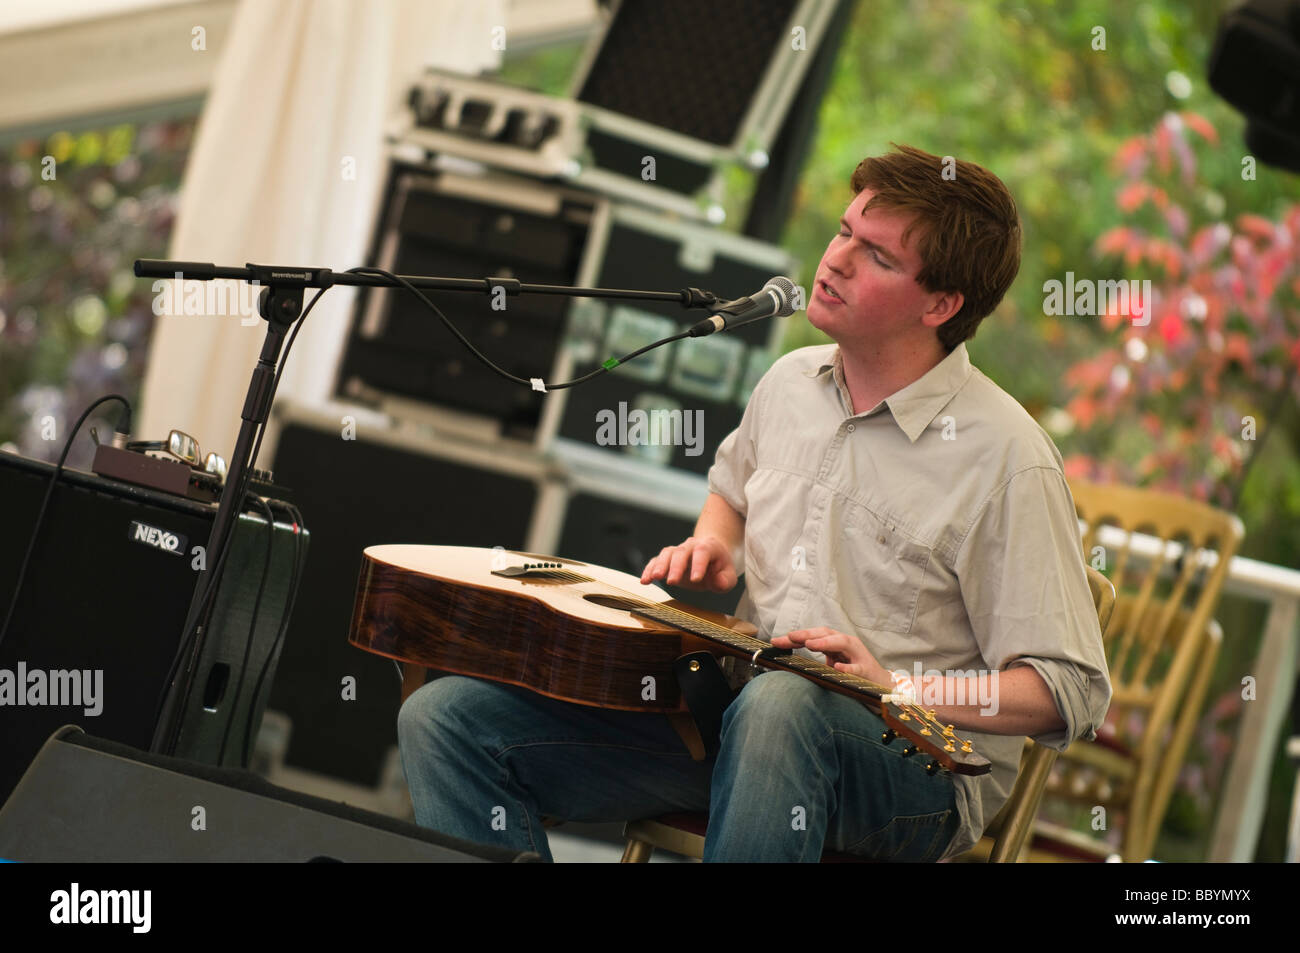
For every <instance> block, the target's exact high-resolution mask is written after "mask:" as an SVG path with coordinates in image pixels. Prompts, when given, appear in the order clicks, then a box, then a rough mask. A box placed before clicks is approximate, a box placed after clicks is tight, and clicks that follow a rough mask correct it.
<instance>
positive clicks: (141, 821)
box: [0, 726, 540, 863]
mask: <svg viewBox="0 0 1300 953" xmlns="http://www.w3.org/2000/svg"><path fill="white" fill-rule="evenodd" d="M0 858H3V859H4V860H9V861H39V862H51V861H56V862H87V861H89V862H119V863H120V862H133V861H152V862H174V861H244V862H247V861H260V862H292V861H370V862H374V861H412V862H426V863H429V862H443V863H448V862H450V863H464V862H484V861H499V862H500V861H505V862H511V861H515V862H517V861H528V860H539V859H540V858H539V857H538V856H537V854H535V853H519V852H516V851H512V850H505V849H503V848H500V847H493V846H489V845H482V844H472V843H470V842H468V841H462V840H458V839H456V838H452V837H447V836H445V835H442V834H437V833H435V832H433V831H429V830H425V829H423V828H420V827H416V826H415V825H413V824H407V823H404V822H402V821H398V820H395V819H393V818H391V817H386V816H385V815H382V814H373V813H371V812H369V811H362V810H358V809H357V808H354V807H351V806H349V805H347V804H340V803H338V802H335V801H327V800H324V799H322V798H317V797H310V796H308V795H304V794H299V793H298V792H295V791H289V790H286V789H284V788H279V787H276V786H274V785H272V784H270V783H268V782H267V781H266V780H265V779H263V778H261V777H259V776H258V775H256V774H252V773H251V772H247V771H237V770H232V769H229V768H214V767H210V766H208V765H202V764H198V763H196V762H190V761H184V760H181V759H179V758H166V757H161V756H158V755H151V754H148V753H146V752H143V751H138V750H136V749H134V748H130V747H128V746H126V745H121V744H117V743H116V742H112V741H105V740H103V739H100V738H95V737H92V736H90V735H87V734H85V733H84V732H82V731H81V730H80V729H78V728H76V727H72V726H69V727H65V728H62V729H60V730H59V731H57V732H55V733H54V734H53V735H52V736H51V737H50V738H49V740H48V741H47V742H46V743H45V744H44V745H43V746H42V747H41V749H40V751H39V753H38V754H37V756H36V758H35V760H34V761H33V762H32V764H31V767H30V768H28V770H27V772H26V774H24V775H23V778H22V780H21V781H20V782H19V784H18V787H17V788H16V789H15V790H14V792H13V795H12V796H11V797H10V798H9V800H8V801H7V802H6V803H5V805H4V807H3V808H0Z"/></svg>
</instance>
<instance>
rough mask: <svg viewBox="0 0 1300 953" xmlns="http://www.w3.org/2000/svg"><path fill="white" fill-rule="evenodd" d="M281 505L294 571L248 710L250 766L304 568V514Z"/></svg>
mask: <svg viewBox="0 0 1300 953" xmlns="http://www.w3.org/2000/svg"><path fill="white" fill-rule="evenodd" d="M280 503H281V505H283V506H284V508H285V509H287V510H288V511H289V513H290V514H291V518H292V519H293V522H294V531H293V569H292V570H291V571H290V573H289V597H288V598H287V599H286V600H285V603H284V611H283V612H281V613H280V628H279V631H277V632H276V634H275V641H274V642H272V643H271V648H270V650H269V651H268V652H267V653H266V658H265V659H263V660H262V668H261V671H259V672H258V674H257V683H256V684H255V685H254V686H253V700H252V707H250V708H249V710H248V721H247V722H245V724H244V760H243V763H244V764H245V765H247V764H248V759H249V755H250V753H251V751H250V749H251V748H252V744H253V722H254V720H255V719H256V717H257V701H258V699H259V698H261V697H262V685H263V684H264V683H265V682H266V676H267V674H268V673H269V672H270V671H271V662H272V660H273V659H274V658H275V656H276V653H277V652H278V651H279V650H280V643H281V642H282V641H283V640H284V633H285V632H286V631H287V630H288V628H289V619H290V618H292V616H293V607H294V604H295V603H296V602H297V601H298V583H299V581H300V577H301V573H302V566H303V559H304V556H303V546H302V538H303V533H305V532H306V530H307V527H306V526H305V525H304V524H303V521H302V512H301V511H300V510H299V509H298V507H296V506H294V505H293V504H292V503H288V502H285V501H283V500H281V501H280Z"/></svg>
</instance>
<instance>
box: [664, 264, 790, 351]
mask: <svg viewBox="0 0 1300 953" xmlns="http://www.w3.org/2000/svg"><path fill="white" fill-rule="evenodd" d="M798 292H799V289H798V288H797V287H796V286H795V283H794V282H793V281H791V280H790V279H789V278H786V277H783V276H781V275H777V276H776V277H775V278H772V279H770V280H769V281H768V283H767V284H765V285H763V290H762V291H760V292H759V293H758V294H756V295H753V296H751V297H748V298H737V299H736V300H735V301H727V302H724V303H723V304H720V305H717V306H716V307H715V309H714V314H713V315H712V316H710V317H707V318H705V319H704V320H703V321H701V322H699V323H698V324H696V325H694V326H693V327H692V328H691V329H690V331H689V332H688V333H689V335H690V336H691V337H693V338H699V337H704V336H705V335H706V334H713V333H714V332H715V331H730V330H731V329H732V328H738V327H740V326H741V325H742V324H749V322H751V321H760V320H762V319H763V318H771V317H778V318H784V317H785V316H786V315H790V314H794V312H795V302H796V299H797V300H799V301H802V300H803V294H802V293H798Z"/></svg>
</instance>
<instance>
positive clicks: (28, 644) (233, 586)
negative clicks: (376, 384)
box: [0, 453, 307, 800]
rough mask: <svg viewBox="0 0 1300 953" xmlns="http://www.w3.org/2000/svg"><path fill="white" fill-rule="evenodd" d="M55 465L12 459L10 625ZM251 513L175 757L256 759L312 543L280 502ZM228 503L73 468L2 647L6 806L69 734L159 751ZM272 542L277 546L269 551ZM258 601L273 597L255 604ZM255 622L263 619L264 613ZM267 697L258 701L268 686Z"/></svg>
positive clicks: (1, 602)
mask: <svg viewBox="0 0 1300 953" xmlns="http://www.w3.org/2000/svg"><path fill="white" fill-rule="evenodd" d="M53 472H54V467H53V466H51V465H50V464H47V463H42V462H40V461H36V460H29V459H26V458H24V457H20V456H17V455H15V454H9V453H0V514H2V516H0V519H2V520H3V524H4V526H5V531H4V534H3V536H2V537H0V617H3V615H4V613H5V612H7V611H8V610H9V606H10V603H11V602H13V601H14V586H15V584H16V583H17V580H18V571H19V567H20V566H21V565H22V561H23V557H24V555H25V554H26V552H27V547H28V543H29V541H30V539H31V534H32V530H33V528H34V526H35V522H36V514H37V513H38V512H39V510H40V508H41V501H42V500H43V499H44V497H45V493H46V491H47V489H48V488H49V485H50V479H51V476H52V474H53ZM271 503H272V509H273V512H274V511H279V512H278V513H277V515H276V520H275V525H274V527H273V528H272V527H268V526H267V524H266V520H265V518H264V517H263V516H259V515H255V514H243V515H241V516H240V518H239V522H238V524H237V526H236V528H235V531H234V535H233V537H232V543H231V545H232V549H231V551H230V555H229V557H228V559H227V564H228V565H227V568H226V572H225V574H224V579H223V580H222V583H221V587H220V589H219V591H218V596H217V603H216V607H215V610H214V613H213V616H212V620H211V624H210V626H209V628H208V636H207V638H206V640H205V643H204V649H203V654H202V656H201V657H200V659H199V660H198V663H197V667H196V669H195V674H194V678H193V680H192V683H191V690H190V693H189V700H188V704H187V706H186V708H185V710H184V712H183V715H182V719H183V720H182V724H181V732H180V736H179V742H178V747H177V749H176V750H175V752H173V753H175V754H177V755H179V756H182V757H187V758H193V759H196V760H201V761H206V762H209V763H212V764H217V763H221V764H240V765H243V764H246V758H247V755H248V753H249V752H250V751H251V743H246V742H248V741H249V740H250V739H251V738H252V736H254V735H255V734H256V730H257V724H258V722H259V720H260V718H261V713H262V709H263V707H264V705H265V700H266V693H267V691H268V690H269V687H270V684H271V679H272V677H273V675H274V668H275V661H276V637H277V635H278V634H279V633H280V631H281V627H282V623H283V622H284V620H285V617H286V613H287V610H288V607H289V603H290V600H291V598H292V590H291V583H292V577H293V573H294V567H295V565H296V564H299V563H300V562H301V560H302V558H303V557H304V556H305V553H306V539H307V537H306V534H305V532H302V531H301V527H295V526H294V525H293V523H292V520H291V519H290V518H289V517H288V516H287V515H285V511H284V509H283V506H282V505H281V504H280V503H279V502H278V501H271ZM216 509H217V507H216V505H215V504H205V503H199V502H195V501H193V500H189V499H186V498H183V497H178V496H174V495H172V494H168V493H162V492H159V491H156V490H151V489H147V488H144V487H138V486H134V485H131V484H127V483H122V482H119V481H116V480H110V479H105V478H103V477H99V476H96V475H94V474H88V473H82V472H79V471H73V470H66V469H65V470H64V471H63V473H62V474H61V476H60V477H59V480H58V483H57V485H56V487H55V491H54V495H53V497H51V499H50V504H49V508H48V510H47V511H46V513H45V519H44V523H43V525H42V527H41V529H40V535H39V537H38V539H37V541H36V547H35V550H34V551H33V552H32V557H31V561H30V563H29V564H28V568H27V575H26V578H25V580H24V582H23V586H22V591H21V592H19V593H18V596H17V604H16V605H15V607H14V615H13V619H12V622H11V624H10V627H9V631H8V634H7V635H6V636H5V638H4V641H3V642H2V643H0V719H2V721H0V723H2V724H3V731H0V800H3V798H4V797H5V796H7V795H8V793H9V792H10V790H11V789H12V788H13V786H14V784H15V783H16V782H17V781H18V778H19V777H20V776H21V775H22V773H23V770H24V769H25V768H26V767H27V765H28V763H29V762H30V761H31V759H32V758H33V757H34V756H35V754H36V752H37V750H38V749H39V748H40V746H41V743H42V742H43V741H44V740H45V739H46V738H47V737H48V736H49V735H50V732H52V731H53V730H54V729H56V728H58V727H59V726H60V725H64V724H68V723H76V724H78V725H82V726H84V727H85V728H86V729H87V730H88V731H90V732H93V733H94V734H96V735H98V736H101V737H104V738H110V739H112V740H115V741H119V742H123V743H125V744H130V745H135V746H137V747H142V748H147V747H149V744H150V742H151V739H152V737H153V733H154V729H155V726H156V721H155V719H156V716H157V709H158V706H159V703H160V700H161V697H162V695H163V692H164V690H165V688H166V685H165V682H166V676H167V671H168V668H169V667H170V665H171V663H172V659H173V657H174V655H175V652H176V649H177V646H178V644H179V642H180V637H181V628H182V627H183V626H184V624H185V616H186V613H187V612H188V609H189V605H190V601H191V599H192V598H193V595H194V589H195V585H196V583H197V581H198V576H199V573H198V570H197V568H196V566H197V565H198V563H197V562H196V558H197V554H196V552H195V547H200V546H206V544H207V542H208V535H209V533H210V531H211V528H212V521H213V517H214V516H215V514H216ZM268 543H269V544H270V548H269V551H268ZM259 592H260V594H261V599H260V602H259V601H258V594H259ZM255 607H256V613H255V614H254V608H255ZM259 686H260V689H261V692H260V694H255V691H256V690H257V689H258V687H259Z"/></svg>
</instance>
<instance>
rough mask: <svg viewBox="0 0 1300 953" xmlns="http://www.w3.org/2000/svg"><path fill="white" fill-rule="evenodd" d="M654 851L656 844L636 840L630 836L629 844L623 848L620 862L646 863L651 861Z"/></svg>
mask: <svg viewBox="0 0 1300 953" xmlns="http://www.w3.org/2000/svg"><path fill="white" fill-rule="evenodd" d="M653 853H654V845H653V844H647V843H646V842H645V841H643V840H634V839H632V838H630V837H629V838H628V841H627V846H626V847H624V848H623V857H622V859H621V860H620V861H619V863H620V864H646V863H649V862H650V855H651V854H653Z"/></svg>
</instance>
